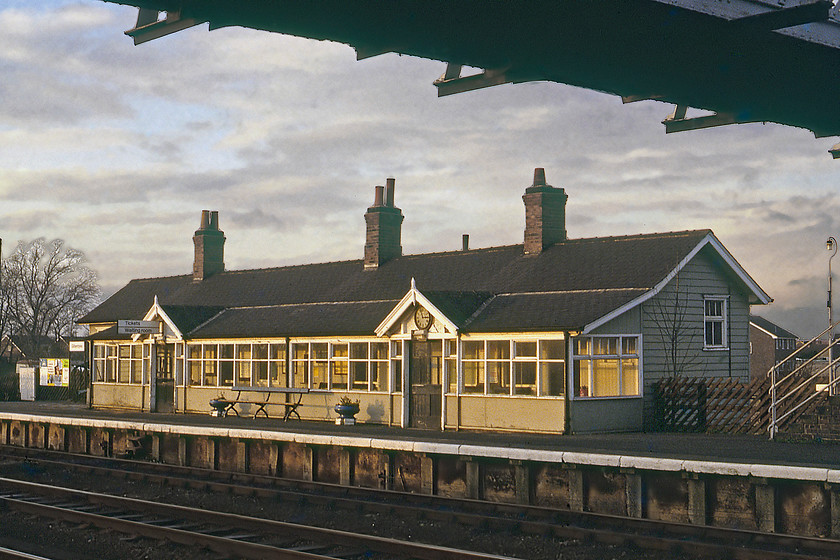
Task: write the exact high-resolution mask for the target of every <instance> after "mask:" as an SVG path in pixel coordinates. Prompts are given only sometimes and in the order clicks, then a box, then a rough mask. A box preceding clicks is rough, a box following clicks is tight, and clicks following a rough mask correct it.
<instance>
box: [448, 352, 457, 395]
mask: <svg viewBox="0 0 840 560" xmlns="http://www.w3.org/2000/svg"><path fill="white" fill-rule="evenodd" d="M446 373H447V375H448V376H449V383H448V385H447V386H448V389H447V392H448V393H455V392H456V391H457V389H458V362H457V360H455V358H447V359H446Z"/></svg>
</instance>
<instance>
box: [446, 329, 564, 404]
mask: <svg viewBox="0 0 840 560" xmlns="http://www.w3.org/2000/svg"><path fill="white" fill-rule="evenodd" d="M461 344H462V345H463V348H462V358H461V361H462V364H463V371H464V385H463V389H462V393H463V394H468V395H469V394H478V395H512V396H513V395H522V396H540V397H557V396H561V395H563V394H564V392H565V379H566V342H565V341H564V340H562V339H558V340H551V339H547V340H516V339H513V340H509V339H503V340H462V341H461Z"/></svg>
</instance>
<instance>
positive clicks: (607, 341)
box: [592, 336, 618, 356]
mask: <svg viewBox="0 0 840 560" xmlns="http://www.w3.org/2000/svg"><path fill="white" fill-rule="evenodd" d="M592 354H593V355H594V356H615V355H617V354H618V338H616V337H613V336H609V337H606V336H603V337H598V338H593V339H592Z"/></svg>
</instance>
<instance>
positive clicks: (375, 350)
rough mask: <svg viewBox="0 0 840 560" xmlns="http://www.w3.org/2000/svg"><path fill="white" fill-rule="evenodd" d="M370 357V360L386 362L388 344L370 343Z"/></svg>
mask: <svg viewBox="0 0 840 560" xmlns="http://www.w3.org/2000/svg"><path fill="white" fill-rule="evenodd" d="M370 357H371V359H372V360H387V359H388V343H387V342H371V343H370Z"/></svg>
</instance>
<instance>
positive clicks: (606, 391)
mask: <svg viewBox="0 0 840 560" xmlns="http://www.w3.org/2000/svg"><path fill="white" fill-rule="evenodd" d="M592 384H593V391H592V396H594V397H614V396H617V395H619V394H620V389H619V386H618V360H593V361H592Z"/></svg>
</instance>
